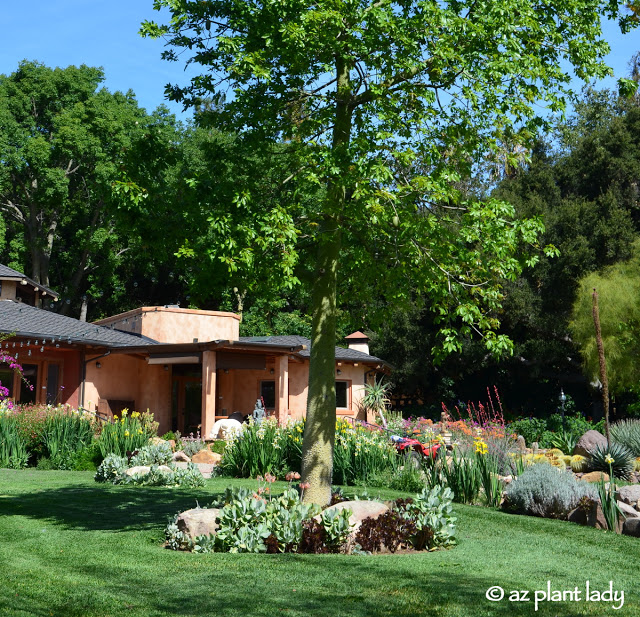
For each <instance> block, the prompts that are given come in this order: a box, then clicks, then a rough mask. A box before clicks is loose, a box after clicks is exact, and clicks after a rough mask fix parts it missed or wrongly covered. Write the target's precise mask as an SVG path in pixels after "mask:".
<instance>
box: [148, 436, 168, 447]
mask: <svg viewBox="0 0 640 617" xmlns="http://www.w3.org/2000/svg"><path fill="white" fill-rule="evenodd" d="M162 443H167V442H166V441H165V440H164V439H161V438H160V437H152V438H151V439H149V445H150V446H159V445H160V444H162Z"/></svg>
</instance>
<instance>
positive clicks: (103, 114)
mask: <svg viewBox="0 0 640 617" xmlns="http://www.w3.org/2000/svg"><path fill="white" fill-rule="evenodd" d="M103 79H104V75H103V73H102V70H101V69H97V68H91V67H87V66H85V65H82V66H80V67H75V66H70V67H67V68H64V69H61V68H56V69H51V68H48V67H46V66H44V65H42V64H39V63H37V62H27V61H24V62H21V63H20V65H19V66H18V69H17V70H16V71H15V72H14V73H12V74H11V75H1V76H0V126H1V127H2V130H1V131H0V162H1V165H0V213H1V214H2V216H3V217H4V219H5V223H6V224H7V225H8V226H10V230H11V233H12V236H13V238H14V240H15V239H16V238H21V239H22V245H23V248H24V253H25V255H24V263H22V264H21V265H20V266H21V267H20V269H21V270H23V268H24V270H23V271H28V272H29V273H30V274H31V276H32V278H33V279H34V280H35V281H36V282H39V283H42V284H43V285H46V286H55V287H56V288H57V289H59V290H60V291H61V292H62V293H63V294H64V297H65V301H64V302H63V305H62V307H61V311H62V312H70V311H71V310H74V309H80V310H81V315H82V316H86V310H87V302H88V296H89V297H91V296H92V295H93V296H94V297H96V296H97V294H99V293H100V288H102V289H107V288H109V287H111V288H113V287H116V286H117V284H116V283H117V278H118V277H115V276H114V272H115V271H116V270H117V269H118V268H122V266H123V263H125V262H127V261H130V258H132V257H133V256H134V255H135V254H138V255H140V254H142V251H140V250H139V249H140V245H141V244H142V243H141V242H140V241H139V238H140V235H149V233H148V232H149V230H150V227H151V226H150V225H149V222H150V221H151V222H152V221H154V220H155V221H157V220H162V221H164V222H165V223H167V222H168V220H169V219H168V217H167V216H166V215H163V213H161V212H160V211H156V212H155V213H154V214H155V217H153V218H152V217H149V216H146V217H144V216H142V215H143V214H144V211H143V206H146V205H150V204H151V203H153V204H154V205H155V206H156V207H157V206H159V204H162V202H159V201H158V200H154V199H153V197H154V196H155V194H154V193H153V191H151V198H148V199H146V200H143V201H141V202H139V203H138V204H137V205H136V207H133V206H132V205H131V202H130V201H129V202H127V203H128V208H126V209H124V208H123V209H121V208H120V206H121V200H120V199H119V195H118V192H117V190H115V189H118V188H123V189H126V188H127V181H128V180H129V179H130V178H135V179H138V181H139V182H144V184H145V185H146V186H148V187H149V189H151V188H152V187H153V186H156V185H157V183H158V177H157V176H161V175H162V170H163V168H164V167H166V166H167V165H169V163H170V162H171V160H170V157H169V152H170V149H171V148H172V147H173V145H174V143H175V135H176V131H177V127H176V125H175V119H173V117H172V116H169V115H168V114H166V113H163V111H162V110H157V111H156V112H154V114H153V115H151V116H149V115H148V114H147V113H146V112H145V111H144V110H143V109H141V108H140V107H138V104H137V102H136V100H135V96H134V95H133V93H132V92H128V93H126V94H123V93H120V92H116V93H111V92H109V91H107V90H106V89H104V88H102V89H98V88H99V86H100V84H101V83H102V81H103ZM167 133H170V136H169V137H167V138H166V139H164V140H163V139H162V138H161V137H162V135H166V134H167ZM148 194H149V190H148V191H147V194H146V195H148ZM133 211H135V218H136V220H137V224H136V225H135V229H133V228H132V226H131V225H129V223H130V218H131V217H128V216H127V215H128V214H133ZM166 212H171V209H170V208H168V207H167V208H166ZM141 220H146V221H147V226H146V229H145V230H144V231H142V225H141V223H140V221H141ZM170 228H171V227H170ZM136 230H137V231H138V232H141V234H140V235H139V236H138V238H136V237H135V235H134V234H135V231H136ZM166 238H167V232H166V230H165V231H164V232H163V242H164V243H166ZM136 249H138V250H136ZM176 250H177V247H176ZM147 257H148V252H147ZM27 265H28V266H29V268H28V270H27V268H26V266H27ZM116 295H117V294H116ZM67 300H68V303H67Z"/></svg>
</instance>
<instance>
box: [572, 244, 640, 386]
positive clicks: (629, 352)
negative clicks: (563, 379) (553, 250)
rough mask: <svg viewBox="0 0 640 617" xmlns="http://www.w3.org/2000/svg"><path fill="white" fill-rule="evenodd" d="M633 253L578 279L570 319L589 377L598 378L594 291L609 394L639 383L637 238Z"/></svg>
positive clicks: (639, 250)
mask: <svg viewBox="0 0 640 617" xmlns="http://www.w3.org/2000/svg"><path fill="white" fill-rule="evenodd" d="M633 248H634V251H633V256H632V258H631V259H629V260H627V261H621V262H619V263H616V264H614V265H612V266H607V267H606V268H604V269H602V270H600V271H598V272H592V273H591V274H589V275H587V276H585V277H584V278H582V279H581V280H580V285H579V288H578V293H577V295H576V300H575V303H574V306H573V313H572V319H571V322H570V329H571V335H572V337H573V339H574V341H575V342H576V344H577V345H578V346H579V348H580V351H581V353H582V357H583V359H584V364H585V370H586V372H587V374H588V376H589V377H590V378H591V379H592V380H593V381H596V380H597V379H598V378H599V363H598V362H599V361H598V349H597V346H596V335H595V329H594V323H593V316H592V294H593V291H594V289H595V290H597V292H598V296H599V300H598V301H599V305H600V325H601V329H602V340H603V343H604V352H605V360H606V365H607V376H608V378H609V387H610V390H611V392H612V393H620V392H621V391H623V390H626V389H632V388H637V387H638V384H639V383H640V362H639V360H640V241H636V243H635V245H634V247H633Z"/></svg>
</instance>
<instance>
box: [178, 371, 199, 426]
mask: <svg viewBox="0 0 640 617" xmlns="http://www.w3.org/2000/svg"><path fill="white" fill-rule="evenodd" d="M172 399H173V404H172V407H173V410H172V416H173V418H172V424H173V430H174V431H175V430H177V431H180V434H182V435H185V436H188V435H190V434H191V433H193V435H194V436H195V435H196V433H198V432H199V431H200V424H201V422H202V378H201V377H195V376H184V375H174V377H173V397H172Z"/></svg>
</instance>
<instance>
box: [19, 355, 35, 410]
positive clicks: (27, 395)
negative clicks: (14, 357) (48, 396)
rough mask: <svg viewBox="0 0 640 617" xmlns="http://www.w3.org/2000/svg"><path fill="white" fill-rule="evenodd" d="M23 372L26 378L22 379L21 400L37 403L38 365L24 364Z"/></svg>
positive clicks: (22, 401)
mask: <svg viewBox="0 0 640 617" xmlns="http://www.w3.org/2000/svg"><path fill="white" fill-rule="evenodd" d="M22 374H23V375H24V379H23V380H21V381H20V402H21V403H35V402H37V396H38V365H37V364H23V365H22Z"/></svg>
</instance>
